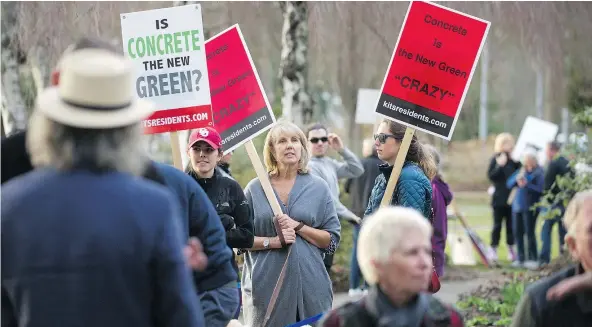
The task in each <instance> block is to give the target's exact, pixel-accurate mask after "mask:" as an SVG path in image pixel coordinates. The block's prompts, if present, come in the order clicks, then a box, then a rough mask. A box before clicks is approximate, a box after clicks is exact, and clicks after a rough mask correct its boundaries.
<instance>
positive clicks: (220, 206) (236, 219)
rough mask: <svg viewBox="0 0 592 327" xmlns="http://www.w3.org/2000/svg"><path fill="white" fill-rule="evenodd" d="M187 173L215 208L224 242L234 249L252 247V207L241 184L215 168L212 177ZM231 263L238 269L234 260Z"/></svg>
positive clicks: (253, 237)
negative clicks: (224, 236)
mask: <svg viewBox="0 0 592 327" xmlns="http://www.w3.org/2000/svg"><path fill="white" fill-rule="evenodd" d="M189 175H190V176H191V177H193V178H194V179H195V180H196V181H197V182H198V183H199V185H200V186H201V187H202V188H203V190H204V191H205V192H206V194H207V195H208V198H209V199H210V201H211V202H212V204H213V205H214V207H215V208H216V211H217V212H218V216H220V220H222V226H224V230H225V231H226V244H227V245H228V246H229V247H230V248H234V249H248V248H251V247H253V242H254V240H255V234H254V231H253V229H254V227H253V209H252V208H251V206H250V205H249V203H248V202H247V198H246V197H245V193H244V192H243V189H242V188H241V186H240V185H239V184H238V183H237V182H236V181H234V180H232V179H230V178H227V177H223V176H220V174H219V173H218V172H217V171H216V169H214V175H213V176H212V178H199V177H197V175H195V173H192V172H191V173H189ZM233 256H234V252H233ZM233 264H234V268H235V269H236V270H237V271H238V266H237V265H236V262H235V261H234V260H233Z"/></svg>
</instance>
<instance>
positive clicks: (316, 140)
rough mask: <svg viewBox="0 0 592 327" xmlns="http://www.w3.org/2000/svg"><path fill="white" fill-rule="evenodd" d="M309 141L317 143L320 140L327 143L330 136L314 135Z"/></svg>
mask: <svg viewBox="0 0 592 327" xmlns="http://www.w3.org/2000/svg"><path fill="white" fill-rule="evenodd" d="M309 141H310V143H312V144H317V143H319V141H321V142H323V143H326V142H327V141H329V138H328V137H313V138H311V139H310V140H309Z"/></svg>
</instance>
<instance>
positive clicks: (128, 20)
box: [121, 4, 214, 170]
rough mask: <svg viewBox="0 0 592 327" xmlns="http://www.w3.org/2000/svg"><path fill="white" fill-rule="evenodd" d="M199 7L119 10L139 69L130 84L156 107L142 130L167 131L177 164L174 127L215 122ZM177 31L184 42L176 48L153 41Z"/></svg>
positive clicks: (125, 39)
mask: <svg viewBox="0 0 592 327" xmlns="http://www.w3.org/2000/svg"><path fill="white" fill-rule="evenodd" d="M201 12H202V11H201V6H200V5H199V4H192V5H187V6H179V7H168V8H161V9H154V10H147V11H138V12H132V13H125V14H121V35H122V39H123V53H124V54H125V55H126V56H127V57H129V58H130V59H131V60H132V61H133V63H134V66H135V69H136V71H137V74H136V79H135V80H134V81H133V83H134V89H135V90H136V92H137V95H138V97H139V98H144V99H148V100H150V101H153V102H154V103H155V104H156V108H157V111H156V112H154V113H153V114H152V115H151V116H150V117H148V118H147V119H146V120H144V121H143V122H142V123H143V126H144V133H145V134H159V133H166V132H169V133H170V134H169V137H170V141H171V151H172V156H173V163H174V165H175V167H177V168H178V169H181V170H183V162H182V159H181V145H180V144H179V134H178V133H177V132H178V131H183V130H191V129H197V128H202V127H207V126H213V125H214V122H213V115H212V101H211V97H210V83H209V80H208V73H207V63H206V52H205V46H204V41H205V38H204V35H203V23H202V14H201ZM181 34H182V35H186V36H188V38H187V39H186V40H185V41H187V42H185V41H183V42H180V43H179V44H178V43H177V42H176V43H175V49H174V50H175V51H170V52H168V51H161V49H160V47H159V46H157V45H156V43H158V40H159V38H161V37H164V39H167V36H168V37H170V38H171V39H172V38H176V37H177V35H181ZM155 40H156V41H155Z"/></svg>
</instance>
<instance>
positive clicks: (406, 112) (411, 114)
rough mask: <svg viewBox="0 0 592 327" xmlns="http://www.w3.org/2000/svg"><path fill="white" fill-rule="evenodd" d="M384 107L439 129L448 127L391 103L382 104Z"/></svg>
mask: <svg viewBox="0 0 592 327" xmlns="http://www.w3.org/2000/svg"><path fill="white" fill-rule="evenodd" d="M382 106H383V107H385V108H387V109H390V110H393V111H396V112H398V113H401V114H403V115H407V116H409V117H412V118H415V119H419V120H422V121H424V122H426V123H429V124H432V125H434V126H438V127H442V128H446V126H447V124H446V123H444V122H441V121H439V120H437V119H433V118H430V117H428V116H426V115H422V114H419V113H417V112H415V111H413V110H410V109H405V108H401V107H399V106H397V105H394V104H392V103H390V102H389V101H384V102H383V103H382Z"/></svg>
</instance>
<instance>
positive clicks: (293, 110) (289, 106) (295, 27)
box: [279, 1, 313, 126]
mask: <svg viewBox="0 0 592 327" xmlns="http://www.w3.org/2000/svg"><path fill="white" fill-rule="evenodd" d="M280 6H281V9H282V13H283V16H284V27H283V29H282V52H281V57H280V71H279V77H280V80H281V87H282V91H283V92H282V111H283V114H282V116H283V117H284V118H286V119H288V120H290V121H292V122H294V123H296V124H297V125H299V126H303V125H306V124H309V123H311V122H312V119H313V110H312V106H311V99H310V96H309V94H308V84H307V80H308V78H307V67H308V4H307V3H306V2H303V1H286V2H282V3H281V4H280Z"/></svg>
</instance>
